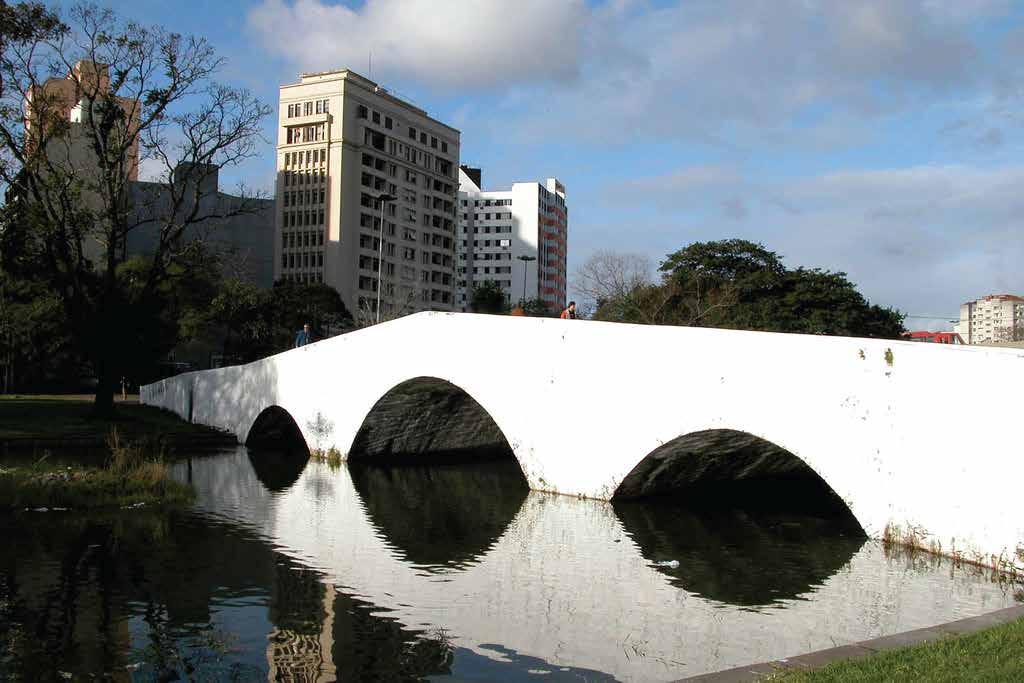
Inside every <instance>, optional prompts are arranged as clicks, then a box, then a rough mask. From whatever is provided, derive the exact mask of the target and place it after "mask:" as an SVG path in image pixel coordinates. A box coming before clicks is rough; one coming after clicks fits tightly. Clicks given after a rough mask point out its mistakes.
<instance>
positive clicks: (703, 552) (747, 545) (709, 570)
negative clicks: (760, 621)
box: [614, 502, 864, 606]
mask: <svg viewBox="0 0 1024 683" xmlns="http://www.w3.org/2000/svg"><path fill="white" fill-rule="evenodd" d="M614 507H615V513H616V514H617V515H618V517H619V519H621V520H622V524H623V526H624V527H625V529H626V532H627V533H628V534H629V535H630V536H631V537H632V538H633V540H634V541H635V542H636V544H637V545H638V546H639V547H640V552H641V553H642V554H643V556H644V557H645V558H646V559H648V560H650V561H651V562H654V563H658V562H671V561H672V560H675V561H678V562H679V566H678V567H674V568H673V567H665V566H659V567H657V568H658V571H661V572H662V573H664V574H665V575H666V576H668V577H669V581H670V582H671V583H672V584H673V585H675V586H678V587H680V588H683V589H685V590H687V591H689V592H691V593H696V594H697V595H700V596H702V597H705V598H707V599H709V600H715V601H718V602H723V603H729V604H732V605H741V606H756V605H768V604H772V603H775V602H778V601H780V600H787V599H791V598H795V597H797V596H800V595H802V594H804V593H807V592H809V591H812V590H813V589H814V588H816V587H817V586H820V585H821V584H822V583H824V582H825V581H826V580H827V579H828V578H829V577H830V576H832V575H833V574H835V573H836V572H837V571H838V570H839V569H840V568H842V567H843V566H844V565H845V564H846V563H847V562H849V560H850V559H851V558H852V557H853V555H854V554H855V553H856V552H857V551H858V550H859V549H860V547H861V546H862V545H863V544H864V538H863V536H862V535H861V534H859V533H857V534H855V535H847V534H848V533H849V527H848V526H847V524H846V522H845V520H839V522H838V523H837V522H836V521H835V520H831V519H826V518H819V517H811V516H807V515H797V514H791V513H783V512H771V511H766V510H750V511H747V510H741V509H703V510H693V509H688V508H685V507H682V506H680V505H677V504H672V503H667V502H646V503H640V502H616V503H615V504H614Z"/></svg>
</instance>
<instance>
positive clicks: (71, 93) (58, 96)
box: [25, 60, 141, 180]
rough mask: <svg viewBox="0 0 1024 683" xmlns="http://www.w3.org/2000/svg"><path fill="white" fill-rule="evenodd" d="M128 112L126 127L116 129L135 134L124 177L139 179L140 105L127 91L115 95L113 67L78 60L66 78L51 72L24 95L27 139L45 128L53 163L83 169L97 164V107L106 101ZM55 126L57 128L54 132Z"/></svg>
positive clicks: (131, 136) (128, 137) (49, 158)
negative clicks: (94, 125)
mask: <svg viewBox="0 0 1024 683" xmlns="http://www.w3.org/2000/svg"><path fill="white" fill-rule="evenodd" d="M108 100H109V102H110V103H111V104H112V105H113V106H117V107H120V108H121V109H122V110H123V112H124V121H126V122H127V125H128V128H127V129H115V130H114V131H113V132H112V133H111V134H112V135H116V136H118V137H120V138H122V139H124V140H130V141H131V142H130V144H129V145H128V149H127V152H126V154H125V155H124V156H125V159H124V161H125V167H124V172H125V179H126V180H138V179H139V142H138V138H137V129H138V125H139V114H140V112H141V105H140V103H139V101H138V100H134V99H130V98H127V97H110V67H109V66H108V65H107V64H100V63H98V62H91V61H87V60H83V61H79V62H76V63H75V65H74V67H72V68H71V70H70V71H69V72H68V75H67V76H66V77H64V78H50V79H47V81H46V82H45V83H43V84H42V85H41V86H37V87H35V88H33V89H32V91H31V92H29V93H28V98H27V99H26V101H25V134H26V142H27V144H28V145H33V144H35V142H36V141H37V140H38V139H39V136H40V132H37V131H40V129H44V130H46V132H45V133H43V135H44V136H45V137H46V139H47V141H48V144H47V147H46V150H45V151H46V157H47V161H48V163H50V164H52V165H55V166H58V167H61V166H66V168H65V170H67V171H74V172H78V173H83V172H86V171H88V170H89V169H93V168H96V167H97V165H98V163H99V162H98V158H97V156H96V151H95V150H96V144H95V140H94V139H93V137H94V134H93V132H92V130H91V127H90V125H89V124H90V123H91V121H92V118H93V117H94V116H95V114H96V111H97V108H98V107H102V106H104V105H105V104H106V103H107V101H108ZM54 130H57V131H58V134H57V135H54Z"/></svg>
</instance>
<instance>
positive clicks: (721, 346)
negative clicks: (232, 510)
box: [141, 313, 1024, 563]
mask: <svg viewBox="0 0 1024 683" xmlns="http://www.w3.org/2000/svg"><path fill="white" fill-rule="evenodd" d="M467 348H487V349H488V350H490V351H492V352H493V353H490V354H489V357H490V358H493V359H515V358H522V357H523V355H522V353H521V351H522V349H525V348H529V349H531V350H532V353H531V354H529V361H526V362H516V361H515V360H507V361H498V360H488V361H479V362H473V361H471V360H470V361H467V357H466V355H465V349H467ZM887 350H889V351H891V358H892V363H891V365H890V363H889V362H888V361H887V360H886V355H887V353H886V352H887ZM422 376H429V377H437V378H440V379H444V380H446V381H449V382H451V383H453V384H455V385H456V386H459V387H461V388H462V389H463V390H465V391H466V392H467V393H468V394H469V395H470V396H472V397H473V398H474V399H476V401H477V402H479V403H480V405H481V406H483V408H484V409H485V410H487V412H488V413H489V414H490V415H491V417H493V418H494V420H495V422H496V423H497V425H498V427H499V428H501V430H502V432H503V433H504V434H505V437H506V438H507V439H508V442H509V444H510V445H511V446H512V449H513V451H514V452H515V455H516V458H517V459H518V460H519V463H520V465H521V466H522V468H523V471H524V473H525V475H526V478H527V480H528V482H529V484H530V486H531V487H532V488H534V489H538V490H546V491H556V492H559V493H566V494H572V495H582V496H588V497H593V498H599V499H607V498H609V497H610V496H611V495H612V494H613V493H614V491H615V489H616V487H617V486H618V484H619V483H620V482H621V481H622V479H623V478H624V477H625V476H626V475H627V474H628V473H629V472H630V470H632V469H633V467H634V466H635V465H636V464H637V463H639V462H640V461H641V460H642V459H643V458H644V457H645V456H646V455H647V454H648V453H650V452H651V451H652V450H654V449H655V448H657V447H658V446H659V445H661V444H663V443H665V442H666V441H669V440H671V439H674V438H676V437H678V436H680V435H683V434H688V433H690V432H695V431H700V430H705V429H737V430H742V431H745V432H749V433H751V434H754V435H756V436H758V437H761V438H763V439H767V440H768V441H771V442H773V443H775V444H777V445H779V446H781V447H783V448H785V449H787V450H789V451H790V452H792V453H793V454H795V455H796V456H798V457H800V458H801V459H803V460H804V461H805V462H806V463H807V464H808V465H809V466H810V467H812V468H813V469H814V470H815V471H816V472H817V473H818V474H819V475H820V476H821V477H822V478H823V479H824V480H825V481H826V482H827V483H828V484H829V485H830V486H831V487H832V488H833V489H834V490H835V491H836V493H838V494H839V496H840V497H841V498H843V500H845V501H846V502H847V504H848V505H849V506H850V509H851V511H852V512H853V514H854V516H855V517H856V518H857V520H858V521H859V522H860V523H861V525H862V526H863V527H864V529H865V531H866V532H867V533H868V535H870V536H873V537H879V536H881V534H882V533H883V531H884V529H885V527H886V525H887V524H896V525H899V526H901V527H903V528H907V527H914V528H917V529H919V530H920V531H921V532H922V534H923V535H924V539H925V540H926V541H935V542H937V543H939V544H941V548H942V550H943V552H947V553H949V552H953V551H956V552H963V553H965V554H967V555H968V556H980V557H981V559H983V560H985V561H988V562H990V563H994V562H995V558H998V557H999V556H1007V557H1009V556H1012V555H1013V553H1014V552H1015V551H1016V549H1017V548H1018V547H1019V546H1020V545H1021V544H1022V543H1024V521H1022V520H1024V517H1022V516H1021V515H1020V514H1019V504H1018V502H1017V501H1018V500H1019V487H1020V486H1021V482H1022V481H1024V459H1022V458H1021V457H1020V446H1019V440H1018V439H1016V438H1015V435H1014V434H1012V432H1010V431H1007V430H1005V429H1003V428H1002V427H1003V426H1004V425H1006V424H1016V418H1017V412H1018V409H1017V399H1018V396H1017V395H1016V394H1017V390H1018V388H1019V387H1020V386H1024V351H1022V350H1019V349H1002V348H991V347H966V346H964V347H956V346H948V345H942V344H920V343H914V342H898V341H877V340H867V339H853V338H846V337H823V336H813V335H788V334H772V333H765V332H741V331H732V330H713V329H701V328H685V327H654V326H639V325H622V324H615V323H599V322H589V321H579V320H576V321H563V320H556V319H555V320H553V319H538V318H517V317H508V316H485V315H473V314H457V313H421V314H417V315H413V316H408V317H405V318H402V319H399V320H396V321H393V322H389V323H385V324H382V325H378V326H375V327H372V328H368V329H365V330H361V331H359V332H354V333H351V334H347V335H343V336H341V337H335V338H333V339H328V340H325V341H322V342H318V343H316V344H312V345H309V346H306V347H303V348H301V349H296V350H293V351H288V352H285V353H281V354H278V355H276V356H272V357H270V358H267V359H264V360H261V361H257V362H255V363H251V364H249V365H245V366H238V367H232V368H223V369H219V370H208V371H203V372H196V373H188V374H185V375H179V376H177V377H173V378H170V379H167V380H164V381H162V382H158V383H156V384H153V385H149V386H146V387H143V388H142V392H141V394H142V400H143V402H144V403H147V404H150V405H156V406H160V407H163V408H167V409H169V410H172V411H174V412H176V413H177V414H178V415H181V416H184V417H187V416H188V414H189V401H190V400H191V405H192V415H193V418H194V420H195V421H196V422H199V423H202V424H207V425H212V426H215V427H219V428H223V429H228V430H230V431H232V432H233V433H235V434H236V435H237V436H238V439H239V441H244V440H245V438H246V436H247V435H248V432H249V429H250V427H251V426H252V424H253V422H254V421H255V419H256V417H257V416H258V415H259V413H260V412H261V411H263V410H264V409H266V408H267V407H269V406H272V405H278V406H280V407H282V408H284V409H285V410H287V411H288V412H289V413H290V414H291V415H292V416H293V417H294V418H295V421H296V422H297V423H298V425H299V426H300V428H301V429H302V430H303V433H304V435H305V437H306V440H307V442H308V443H309V444H310V446H311V447H315V446H317V445H319V446H321V447H329V446H335V447H337V448H338V449H340V450H341V451H342V452H347V451H348V449H349V448H350V447H351V444H352V440H353V438H354V436H355V434H356V432H357V431H358V429H359V426H360V424H361V423H362V421H363V418H364V417H365V416H366V415H367V414H368V413H369V412H370V409H371V408H372V407H373V405H374V404H375V403H376V402H377V401H378V400H379V399H380V398H381V397H382V396H383V395H384V394H386V393H387V392H388V391H389V390H390V389H392V388H393V387H395V386H396V385H398V384H400V383H402V382H404V381H406V380H409V379H412V378H415V377H422ZM989 377H999V378H1000V381H999V382H998V383H995V384H991V383H990V384H989V386H987V387H986V389H987V390H986V391H983V392H979V391H976V389H977V383H978V382H982V381H986V380H985V379H984V378H989ZM950 396H972V397H974V398H972V399H971V400H970V401H965V402H962V403H959V402H956V401H953V400H950V399H949V397H950ZM190 397H191V399H190ZM317 413H321V414H323V415H324V416H326V417H327V418H328V419H330V420H331V421H332V422H333V425H334V428H333V431H332V433H331V435H330V437H329V438H328V439H326V440H325V441H324V443H320V444H317V443H315V441H316V440H315V438H314V437H313V435H312V432H311V430H310V428H309V423H310V422H311V421H312V420H313V419H314V418H315V416H316V415H317ZM989 424H990V425H991V426H992V427H991V428H990V429H988V428H985V427H984V425H989Z"/></svg>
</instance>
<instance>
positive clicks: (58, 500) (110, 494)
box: [0, 430, 193, 510]
mask: <svg viewBox="0 0 1024 683" xmlns="http://www.w3.org/2000/svg"><path fill="white" fill-rule="evenodd" d="M107 448H108V450H109V452H110V456H109V458H108V459H107V460H106V462H105V463H104V464H103V465H102V466H92V467H89V466H81V465H79V466H74V465H71V466H67V465H59V464H53V463H52V462H51V461H50V459H49V458H48V457H46V456H44V457H41V458H39V459H38V460H36V461H35V462H33V463H31V464H27V465H16V466H8V467H5V466H3V465H0V510H3V509H6V510H20V509H24V508H32V509H37V508H68V509H71V510H83V509H97V508H109V507H125V506H132V505H139V504H145V505H162V504H178V503H187V502H189V501H191V500H192V497H193V491H192V487H191V486H188V485H187V484H182V483H180V482H177V481H174V480H173V479H171V477H170V473H169V471H168V468H167V465H166V464H164V462H163V453H162V451H152V450H150V449H148V448H147V447H145V446H139V445H135V444H131V443H129V442H126V441H123V440H122V439H121V438H120V436H119V434H118V432H117V431H116V430H114V431H112V432H111V434H110V436H109V437H108V442H107Z"/></svg>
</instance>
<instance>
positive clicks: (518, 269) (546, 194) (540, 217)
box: [456, 166, 569, 311]
mask: <svg viewBox="0 0 1024 683" xmlns="http://www.w3.org/2000/svg"><path fill="white" fill-rule="evenodd" d="M481 185H482V182H481V172H480V169H478V168H470V167H468V166H463V167H461V168H460V169H459V234H458V242H457V250H458V276H459V282H458V291H457V298H456V304H457V306H458V309H459V310H462V311H468V310H469V308H470V302H471V300H472V296H473V295H472V290H473V287H474V285H479V284H481V283H483V282H485V281H487V280H493V281H495V282H497V283H498V284H499V285H500V286H501V288H502V290H503V291H504V292H505V298H506V301H508V302H509V303H514V302H517V301H520V300H521V299H525V300H531V299H539V300H541V301H543V302H544V304H545V305H546V306H547V307H548V308H549V309H550V310H552V311H557V310H559V309H561V308H562V307H563V306H565V298H566V297H565V293H566V281H565V278H566V253H567V240H568V235H569V221H568V215H569V210H568V208H567V207H566V205H565V186H564V185H562V183H560V182H559V181H558V180H557V179H556V178H548V179H547V180H546V181H545V182H544V183H543V184H541V183H536V182H532V183H513V185H512V189H510V190H500V191H485V190H483V189H481ZM523 257H525V258H526V259H527V260H523Z"/></svg>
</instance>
